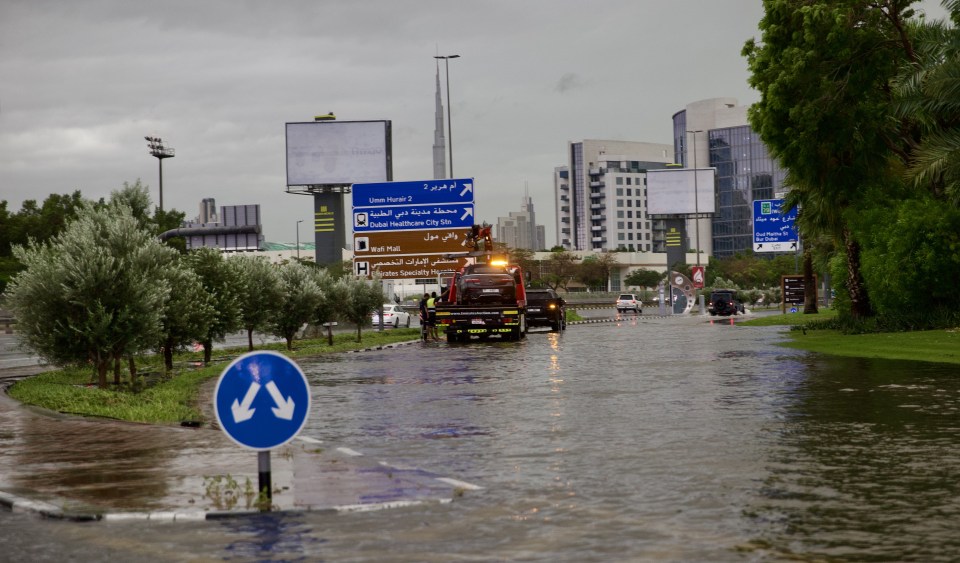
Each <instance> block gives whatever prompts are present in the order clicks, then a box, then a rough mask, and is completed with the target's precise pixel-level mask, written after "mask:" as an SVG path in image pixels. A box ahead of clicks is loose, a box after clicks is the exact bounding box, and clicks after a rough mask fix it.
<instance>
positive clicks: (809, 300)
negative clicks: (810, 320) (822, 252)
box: [803, 245, 819, 315]
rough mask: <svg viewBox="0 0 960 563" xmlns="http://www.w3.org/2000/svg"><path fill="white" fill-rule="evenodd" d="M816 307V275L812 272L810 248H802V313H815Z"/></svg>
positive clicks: (817, 310) (816, 311)
mask: <svg viewBox="0 0 960 563" xmlns="http://www.w3.org/2000/svg"><path fill="white" fill-rule="evenodd" d="M818 312H819V309H818V308H817V277H816V276H815V275H814V273H813V255H812V254H811V252H810V248H809V247H807V246H806V245H804V248H803V314H804V315H815V314H817V313H818Z"/></svg>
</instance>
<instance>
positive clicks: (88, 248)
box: [7, 204, 172, 387]
mask: <svg viewBox="0 0 960 563" xmlns="http://www.w3.org/2000/svg"><path fill="white" fill-rule="evenodd" d="M14 253H15V255H16V257H17V259H18V260H20V262H22V263H23V264H24V266H25V267H26V269H25V270H24V271H23V272H21V273H19V274H18V275H17V276H16V277H14V278H13V280H12V281H11V283H10V286H9V287H8V289H7V293H8V304H9V306H10V307H11V309H12V310H13V311H14V314H15V315H16V316H17V322H18V329H19V331H18V334H19V338H20V341H21V343H22V345H23V346H24V347H26V348H27V349H29V350H32V351H33V352H35V353H36V354H37V355H39V356H40V357H42V358H44V359H46V360H47V361H49V362H51V363H53V364H56V365H68V364H76V365H87V364H90V365H92V366H93V367H94V369H95V371H96V374H97V383H98V385H99V386H100V387H106V386H107V370H108V368H109V367H110V365H111V363H114V364H117V365H119V361H120V359H121V358H122V357H123V356H125V355H132V354H135V353H137V352H139V351H142V350H145V349H150V348H152V347H153V346H154V345H155V344H156V343H157V342H159V340H160V337H161V317H162V314H163V311H164V307H165V306H166V303H167V300H168V297H169V294H170V286H169V283H168V282H167V281H166V280H164V279H163V278H162V276H161V275H160V272H161V271H162V270H163V268H165V267H167V266H168V265H169V264H170V263H171V261H172V260H171V250H170V249H168V248H166V247H164V246H163V245H162V244H161V243H160V242H158V241H157V240H156V238H155V237H153V236H152V235H151V234H150V233H148V232H145V231H144V230H142V229H141V228H140V227H139V225H138V223H137V220H136V219H135V218H134V217H133V215H132V213H131V210H130V208H129V207H128V206H126V205H120V204H117V205H111V206H108V207H104V208H100V209H95V208H94V207H93V206H92V205H90V204H85V205H84V206H83V207H82V209H80V210H79V211H78V217H77V219H76V220H75V221H73V222H71V223H69V224H68V225H67V227H66V228H65V230H64V231H63V232H61V233H60V234H59V235H57V236H56V237H54V238H53V239H52V240H51V241H50V242H49V243H46V244H37V243H29V244H28V245H27V246H18V247H16V248H15V250H14ZM118 375H119V374H118Z"/></svg>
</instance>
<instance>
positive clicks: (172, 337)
mask: <svg viewBox="0 0 960 563" xmlns="http://www.w3.org/2000/svg"><path fill="white" fill-rule="evenodd" d="M159 279H162V280H165V281H166V283H167V284H168V285H169V286H170V287H171V288H174V291H171V292H170V299H169V300H168V301H167V304H166V307H164V309H163V316H162V318H161V325H162V330H161V338H160V342H159V343H158V345H159V348H160V349H162V351H163V356H164V367H165V369H167V370H168V371H169V370H171V369H173V353H174V351H178V350H183V349H184V348H185V347H186V346H187V345H189V344H191V343H193V342H202V341H203V340H204V339H206V337H207V334H208V333H209V332H210V325H211V324H212V323H213V321H214V319H216V310H215V309H214V303H215V298H216V296H214V295H213V294H211V293H210V292H208V291H207V289H206V288H205V287H204V285H203V280H202V279H201V277H200V275H199V274H197V273H196V272H194V271H193V270H192V269H190V266H189V263H188V262H187V260H186V259H185V258H179V257H178V259H177V260H176V261H173V262H171V264H170V265H169V267H167V268H164V269H163V270H161V271H160V272H159Z"/></svg>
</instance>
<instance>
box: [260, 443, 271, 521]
mask: <svg viewBox="0 0 960 563" xmlns="http://www.w3.org/2000/svg"><path fill="white" fill-rule="evenodd" d="M257 474H258V476H259V483H258V486H259V488H258V491H259V494H261V495H265V496H266V501H267V502H266V503H264V504H265V505H266V506H265V508H262V509H261V510H262V511H264V512H266V511H269V510H270V505H271V504H272V503H273V484H272V483H271V478H270V452H269V451H265V452H257Z"/></svg>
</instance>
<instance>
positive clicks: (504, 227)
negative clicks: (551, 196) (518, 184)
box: [496, 195, 547, 251]
mask: <svg viewBox="0 0 960 563" xmlns="http://www.w3.org/2000/svg"><path fill="white" fill-rule="evenodd" d="M496 240H497V242H502V243H504V244H506V245H507V246H509V247H510V248H524V249H527V250H533V251H538V250H546V247H547V244H546V230H545V229H544V228H543V225H537V216H536V213H535V212H534V210H533V199H531V198H530V196H529V195H524V196H523V202H522V203H521V205H520V212H519V213H518V212H516V211H511V212H510V216H509V217H498V218H497V237H496Z"/></svg>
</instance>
